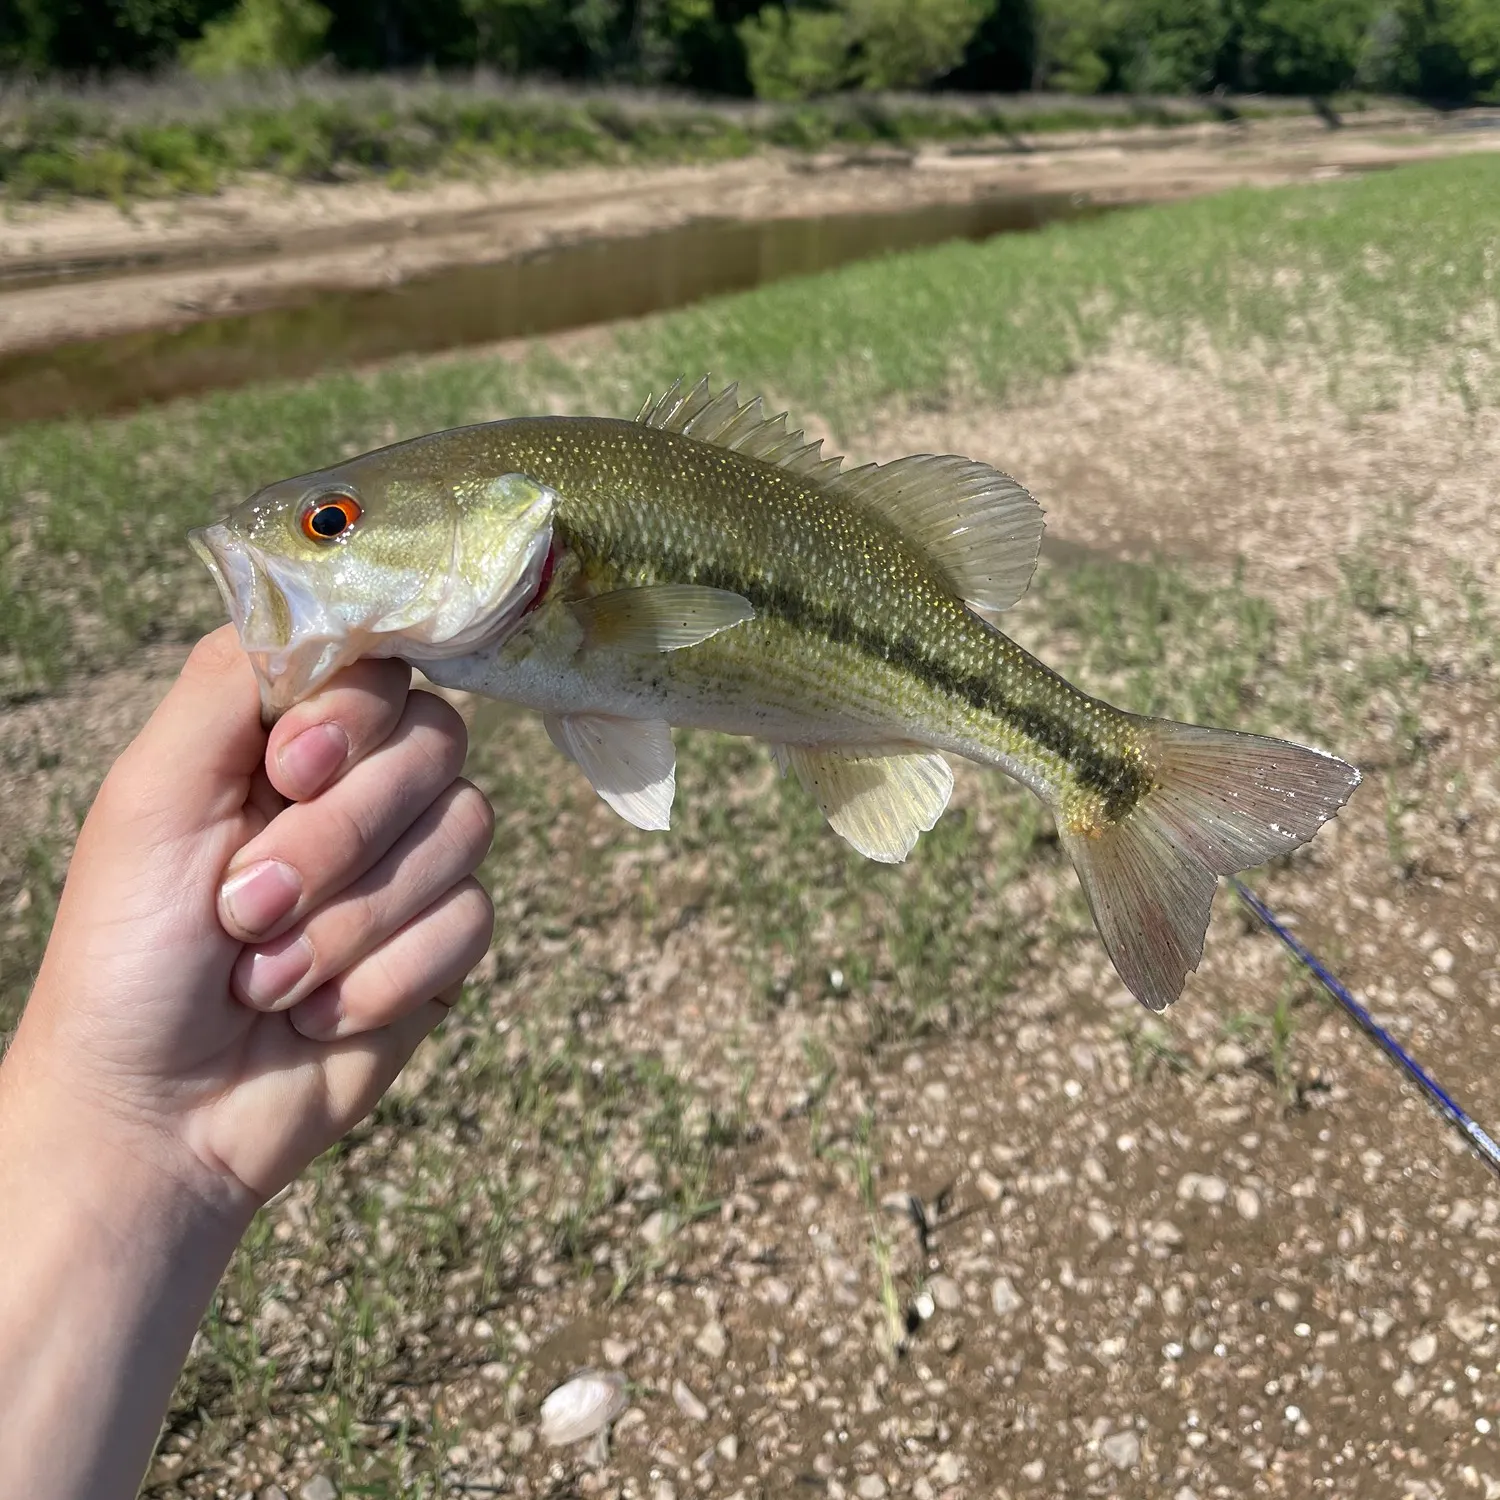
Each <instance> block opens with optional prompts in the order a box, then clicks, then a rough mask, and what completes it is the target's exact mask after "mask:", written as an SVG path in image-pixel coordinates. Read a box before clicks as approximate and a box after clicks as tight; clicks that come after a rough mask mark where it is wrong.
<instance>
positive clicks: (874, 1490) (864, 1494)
mask: <svg viewBox="0 0 1500 1500" xmlns="http://www.w3.org/2000/svg"><path fill="white" fill-rule="evenodd" d="M854 1493H855V1494H856V1495H858V1496H859V1500H885V1493H886V1488H885V1480H883V1479H882V1478H881V1477H880V1475H879V1474H866V1475H865V1476H864V1477H863V1478H862V1479H861V1480H860V1481H859V1483H858V1484H857V1485H855V1486H854Z"/></svg>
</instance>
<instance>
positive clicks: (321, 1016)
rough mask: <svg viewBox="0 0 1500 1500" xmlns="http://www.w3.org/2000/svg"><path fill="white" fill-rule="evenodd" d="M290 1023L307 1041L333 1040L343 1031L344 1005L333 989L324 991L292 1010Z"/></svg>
mask: <svg viewBox="0 0 1500 1500" xmlns="http://www.w3.org/2000/svg"><path fill="white" fill-rule="evenodd" d="M292 1025H293V1026H295V1027H296V1028H297V1030H298V1031H300V1032H301V1033H302V1035H303V1036H305V1037H307V1038H308V1040H309V1041H314V1042H332V1041H335V1040H336V1039H337V1038H338V1037H339V1036H340V1035H341V1034H342V1032H343V1028H344V1007H343V1006H342V1005H341V1004H340V1002H339V997H338V996H337V995H336V994H335V993H334V992H333V991H331V990H328V991H325V992H324V993H323V994H321V995H317V996H315V997H314V998H313V999H311V1000H309V1001H307V1002H306V1003H305V1004H303V1005H299V1006H298V1007H297V1008H296V1009H295V1010H294V1011H293V1012H292Z"/></svg>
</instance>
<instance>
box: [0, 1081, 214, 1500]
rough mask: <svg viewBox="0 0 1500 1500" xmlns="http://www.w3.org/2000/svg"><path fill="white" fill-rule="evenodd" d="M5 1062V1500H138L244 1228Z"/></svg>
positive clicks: (0, 1315)
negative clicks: (198, 1333) (133, 1499)
mask: <svg viewBox="0 0 1500 1500" xmlns="http://www.w3.org/2000/svg"><path fill="white" fill-rule="evenodd" d="M106 1118H107V1117H103V1116H96V1115H92V1114H91V1113H90V1111H89V1110H88V1108H87V1106H86V1105H82V1106H81V1105H80V1104H79V1103H78V1102H76V1101H65V1100H62V1099H60V1098H58V1097H56V1095H55V1092H54V1091H52V1090H49V1088H48V1087H47V1086H46V1084H45V1083H43V1082H40V1081H39V1080H36V1079H35V1078H32V1077H30V1076H28V1074H27V1069H26V1067H25V1060H24V1058H22V1057H15V1056H13V1057H11V1058H8V1059H7V1060H6V1063H5V1065H4V1066H3V1067H0V1500H12V1497H14V1500H21V1497H23V1496H24V1497H25V1500H72V1497H79V1500H83V1497H88V1500H114V1497H117V1496H118V1497H126V1500H128V1497H130V1496H133V1495H134V1494H135V1492H136V1489H137V1487H138V1485H139V1483H140V1479H141V1475H142V1473H143V1472H144V1470H145V1467H146V1465H147V1463H148V1462H149V1460H150V1456H151V1449H152V1445H153V1444H154V1443H155V1441H156V1437H157V1434H158V1432H159V1430H160V1426H161V1421H162V1417H163V1416H164V1414H165V1412H166V1408H167V1403H168V1401H169V1400H170V1399H171V1393H172V1388H173V1385H174V1383H175V1381H176V1379H177V1375H178V1373H179V1371H180V1370H181V1368H182V1363H183V1360H184V1359H185V1358H186V1356H187V1351H188V1346H189V1344H190V1343H191V1341H192V1337H193V1331H194V1329H195V1328H196V1327H197V1324H198V1320H199V1319H200V1317H201V1316H202V1314H203V1310H204V1308H205V1307H206V1306H207V1304H208V1300H209V1298H210V1297H211V1296H212V1294H213V1289H214V1287H215V1285H216V1284H217V1282H218V1279H219V1277H220V1275H221V1274H222V1273H223V1270H224V1267H225V1266H226V1265H227V1264H228V1260H229V1257H230V1255H231V1254H232V1253H233V1251H234V1246H235V1243H236V1241H237V1239H238V1237H239V1232H240V1231H241V1229H242V1228H243V1222H242V1221H241V1220H239V1219H238V1217H237V1214H236V1212H235V1211H234V1210H232V1209H231V1210H230V1211H228V1212H226V1211H225V1209H224V1207H223V1206H222V1205H217V1204H212V1203H209V1202H207V1201H205V1200H204V1199H203V1198H202V1197H201V1196H200V1195H198V1194H197V1193H195V1192H194V1191H192V1190H190V1189H188V1188H187V1187H186V1186H185V1185H183V1184H182V1183H181V1181H180V1180H179V1179H178V1178H177V1177H176V1176H175V1175H174V1174H173V1173H172V1172H171V1171H170V1170H167V1171H164V1170H163V1164H162V1161H161V1160H160V1159H159V1158H157V1157H154V1156H153V1155H152V1152H151V1150H150V1147H149V1142H147V1141H144V1140H140V1141H137V1140H132V1139H131V1137H130V1133H129V1132H128V1131H126V1130H123V1129H120V1130H113V1129H110V1128H108V1127H107V1126H106V1124H105V1120H106Z"/></svg>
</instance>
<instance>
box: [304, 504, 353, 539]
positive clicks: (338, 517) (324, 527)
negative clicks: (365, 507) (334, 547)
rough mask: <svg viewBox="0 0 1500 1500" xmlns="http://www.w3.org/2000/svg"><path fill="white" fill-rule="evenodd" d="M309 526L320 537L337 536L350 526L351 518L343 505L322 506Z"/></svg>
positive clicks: (313, 515) (314, 514)
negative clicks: (346, 513)
mask: <svg viewBox="0 0 1500 1500" xmlns="http://www.w3.org/2000/svg"><path fill="white" fill-rule="evenodd" d="M308 524H309V525H311V527H312V529H313V530H314V531H316V532H317V533H318V535H319V536H337V535H338V534H339V532H341V531H342V530H343V529H344V528H345V527H346V526H347V525H348V524H349V517H348V516H347V515H345V514H344V508H343V506H341V505H320V506H319V507H318V508H317V509H316V510H315V511H314V512H313V513H312V520H311V521H310V522H309V523H308Z"/></svg>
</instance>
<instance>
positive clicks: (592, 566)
mask: <svg viewBox="0 0 1500 1500" xmlns="http://www.w3.org/2000/svg"><path fill="white" fill-rule="evenodd" d="M1041 536H1042V512H1041V508H1040V507H1039V506H1038V505H1037V503H1036V501H1035V500H1034V499H1033V498H1032V497H1031V496H1030V495H1029V494H1028V493H1027V492H1026V491H1025V490H1024V489H1022V487H1021V486H1020V485H1019V484H1017V483H1016V482H1015V480H1013V479H1011V478H1009V477H1008V476H1007V475H1004V474H1001V473H1000V472H998V471H997V470H995V469H992V468H990V467H988V466H987V465H985V464H981V463H975V462H973V461H971V460H969V459H966V458H960V457H957V456H951V455H948V456H938V455H918V456H915V457H912V458H904V459H899V460H897V461H895V462H893V463H886V464H880V465H874V464H871V465H867V466H866V467H864V468H858V469H851V470H846V469H845V468H844V467H843V462H842V460H841V459H838V458H824V457H822V455H821V447H820V445H819V444H817V443H808V442H805V441H804V439H803V436H802V434H801V433H800V432H795V431H790V430H789V429H788V425H787V421H786V416H785V413H783V414H782V415H780V416H777V417H774V418H768V417H767V416H766V414H765V411H764V408H763V405H762V403H761V402H760V401H759V400H758V399H757V400H752V401H741V400H740V399H739V396H738V393H737V391H736V389H735V388H734V387H733V386H731V387H729V388H728V389H727V390H724V391H722V392H719V393H717V394H715V393H714V392H713V391H712V390H711V389H710V387H709V385H708V383H707V381H704V382H702V383H700V384H699V385H698V386H697V387H695V388H694V389H693V390H692V391H691V392H689V393H687V394H683V392H682V390H681V387H680V386H677V387H674V388H673V389H672V390H671V391H669V392H668V393H667V395H666V396H664V397H663V398H662V399H661V400H659V401H654V402H653V401H648V402H647V404H646V406H645V408H644V409H643V410H642V411H641V414H640V415H639V417H637V418H636V420H635V421H633V422H628V421H621V420H615V419H607V418H599V417H538V418H518V419H514V420H510V421H503V422H490V423H485V424H483V425H480V426H474V427H462V428H457V429H455V430H453V431H450V432H439V433H434V434H432V435H430V436H428V437H420V438H414V439H412V440H410V441H408V442H404V443H397V444H395V445H394V446H392V447H389V448H382V449H380V450H378V451H377V452H374V453H367V454H365V455H363V456H362V457H359V458H354V459H351V460H350V461H349V462H347V463H342V464H337V465H335V466H334V467H332V468H329V469H324V470H321V471H319V472H318V473H315V474H308V475H303V476H300V477H298V478H295V479H287V480H283V481H281V482H280V483H277V484H273V485H270V486H269V487H268V488H266V489H264V490H261V491H260V492H259V493H258V494H256V495H255V496H253V497H252V498H251V499H249V500H248V501H246V502H245V503H244V504H243V505H242V506H240V507H239V508H238V509H236V510H235V511H234V512H233V513H232V514H231V515H230V516H229V517H227V518H226V519H225V520H224V521H222V522H221V523H219V524H218V525H215V526H210V527H206V528H204V529H203V530H201V531H198V532H195V533H193V537H192V541H193V545H194V547H195V548H196V549H197V551H198V552H199V554H200V555H201V556H202V557H203V558H204V560H205V561H206V562H207V563H208V565H209V567H210V568H211V569H212V570H213V573H214V576H215V578H216V580H217V581H218V584H219V587H220V590H221V592H222V593H223V596H224V599H225V603H226V605H227V606H228V608H229V610H230V613H231V615H232V616H233V618H234V621H235V623H236V625H237V626H238V628H239V632H240V636H241V639H242V641H243V643H244V646H245V649H246V651H247V652H248V653H249V655H250V657H251V659H252V661H253V662H254V663H255V666H256V671H257V674H258V676H259V678H260V682H261V685H262V696H263V701H264V705H265V709H266V713H267V715H268V717H274V716H275V715H276V714H277V713H279V712H281V711H282V710H284V709H285V708H287V707H289V706H290V705H291V704H292V703H294V702H296V701H298V700H299V699H300V698H302V697H304V696H306V695H307V694H308V693H310V692H312V691H313V690H314V689H315V688H316V687H317V686H318V685H319V684H320V683H321V682H323V681H324V680H325V679H326V678H327V677H329V676H330V675H331V674H332V673H333V672H335V671H337V670H338V669H339V668H340V667H342V666H344V665H345V664H347V663H348V662H351V661H353V660H355V659H357V658H358V657H361V656H372V655H373V656H379V655H387V656H399V657H402V658H404V659H406V660H408V661H411V662H413V663H415V664H417V665H418V666H420V667H421V669H422V670H423V671H424V672H425V673H426V674H427V675H428V676H429V677H430V678H432V679H433V680H434V681H436V682H438V683H440V684H443V685H446V686H448V687H454V688H462V689H467V690H469V691H472V692H478V693H484V694H488V695H490V696H492V697H496V698H503V699H507V700H510V701H513V702H515V703H519V704H524V705H526V706H528V707H531V708H533V709H537V710H540V712H541V713H542V714H543V715H544V716H545V723H546V727H547V730H548V733H549V734H550V736H551V738H552V740H553V742H554V744H556V746H557V747H558V749H559V750H561V751H562V752H563V754H564V755H566V756H568V757H569V758H570V759H571V760H573V761H574V762H576V763H577V765H578V767H579V768H580V770H581V771H582V772H583V774H584V775H585V776H586V777H587V778H588V779H589V781H590V782H591V783H592V784H593V786H594V787H595V789H596V790H597V791H598V792H599V794H600V796H602V797H603V798H604V800H605V801H606V802H608V803H609V805H610V806H611V807H613V808H614V809H615V810H616V811H617V812H618V813H619V814H620V815H621V816H622V817H624V818H626V819H627V820H629V821H630V822H631V823H634V824H635V825H636V826H637V827H640V828H653V829H655V828H666V827H667V825H668V821H669V817H670V813H671V807H672V799H673V794H674V790H675V770H674V768H675V759H674V752H673V747H672V737H671V732H670V728H669V726H671V725H684V726H693V727H699V728H704V729H714V730H721V731H724V732H727V733H729V734H739V735H751V736H754V737H756V738H758V739H761V740H764V741H766V742H767V743H769V744H770V745H771V746H772V747H773V749H774V752H775V754H776V756H777V758H778V760H779V761H780V763H781V766H782V770H783V772H786V771H787V770H790V771H792V772H793V773H795V775H796V776H797V778H798V779H799V780H800V781H801V782H802V784H803V785H804V786H805V787H806V788H807V790H808V792H809V793H810V794H811V795H812V796H813V797H814V798H815V799H816V800H817V802H818V804H819V806H820V807H821V809H822V811H823V813H824V815H825V817H826V818H827V820H828V822H829V824H830V825H831V826H832V827H833V829H834V830H835V831H836V832H838V833H839V834H841V835H842V836H843V837H844V838H845V839H846V840H847V841H848V842H849V843H850V844H852V845H853V846H854V848H856V849H858V850H859V851H860V853H862V854H864V855H867V856H868V857H870V858H871V859H877V860H885V861H899V860H902V859H904V858H905V857H906V856H907V855H908V854H909V853H910V851H911V849H912V847H913V845H914V844H915V842H916V840H917V837H918V836H919V835H920V834H921V833H923V832H925V831H926V830H927V829H930V828H931V827H932V826H933V824H934V823H935V822H936V821H937V819H938V817H939V816H940V815H941V814H942V812H943V809H944V807H945V806H946V805H947V802H948V797H949V793H950V791H951V790H952V786H953V774H952V771H951V770H950V768H949V765H948V762H947V760H946V759H945V758H944V757H945V755H961V756H964V757H965V758H967V759H969V760H973V761H977V762H979V763H980V764H982V765H987V766H994V767H997V768H999V769H1000V770H1002V771H1006V772H1008V773H1009V774H1010V775H1011V776H1014V777H1015V778H1016V779H1017V780H1019V781H1021V782H1022V783H1024V784H1025V785H1026V786H1028V787H1030V788H1031V790H1032V791H1034V792H1035V793H1036V794H1037V795H1038V796H1039V797H1041V798H1042V799H1043V801H1044V802H1046V804H1047V805H1048V807H1049V808H1051V810H1052V813H1053V815H1054V817H1055V819H1056V821H1057V827H1058V832H1059V834H1060V836H1061V838H1062V842H1063V844H1064V845H1065V847H1066V848H1067V850H1068V852H1069V854H1070V855H1071V856H1072V859H1073V863H1074V865H1075V867H1076V869H1077V871H1078V875H1079V878H1080V880H1081V882H1082V884H1083V889H1084V892H1085V894H1086V896H1087V898H1088V904H1089V907H1090V910H1091V911H1092V913H1093V916H1094V921H1095V923H1096V925H1097V926H1098V929H1099V933H1100V936H1101V937H1102V938H1103V941H1104V945H1105V947H1106V949H1107V950H1108V952H1109V955H1110V958H1111V959H1112V960H1113V962H1114V964H1115V967H1116V968H1117V969H1118V970H1119V972H1120V975H1121V977H1122V978H1123V979H1124V981H1125V983H1126V984H1127V985H1128V986H1129V988H1130V989H1131V991H1132V992H1133V993H1134V994H1135V995H1136V996H1137V997H1138V998H1139V999H1140V1000H1142V1001H1143V1002H1144V1003H1145V1004H1146V1005H1147V1006H1149V1007H1150V1008H1151V1009H1153V1010H1162V1009H1164V1008H1165V1007H1166V1006H1167V1005H1169V1004H1170V1003H1171V1002H1172V1001H1173V1000H1175V999H1176V998H1177V996H1178V995H1179V994H1180V993H1181V990H1182V986H1183V983H1184V980H1185V978H1186V975H1187V973H1188V971H1189V970H1191V969H1194V968H1196V967H1197V965H1198V963H1199V960H1200V959H1201V957H1202V953H1203V939H1204V934H1205V931H1206V929H1207V926H1208V917H1209V908H1210V905H1211V904H1212V901H1213V896H1214V891H1215V889H1216V887H1217V882H1218V877H1219V876H1220V875H1228V874H1232V873H1234V872H1235V871H1238V870H1242V869H1246V868H1248V867H1250V866H1252V865H1257V864H1260V863H1262V862H1263V861H1265V860H1267V859H1270V858H1271V857H1273V856H1274V855H1278V854H1283V853H1285V852H1286V851H1287V850H1289V849H1292V848H1295V847H1296V846H1297V845H1299V844H1301V843H1303V842H1304V841H1305V840H1307V839H1309V838H1311V837H1312V835H1313V834H1314V833H1316V832H1317V830H1318V828H1319V827H1320V826H1321V825H1322V824H1323V823H1324V822H1325V821H1326V820H1327V819H1328V818H1329V817H1331V816H1332V815H1333V814H1334V813H1335V812H1336V811H1337V810H1338V809H1339V808H1340V807H1341V806H1342V805H1343V803H1344V802H1345V800H1346V799H1347V798H1348V796H1349V794H1350V793H1351V792H1352V791H1353V790H1354V788H1355V787H1356V786H1357V785H1358V783H1359V772H1358V771H1356V770H1355V769H1354V768H1353V767H1352V766H1349V765H1346V764H1345V763H1344V762H1343V761H1341V760H1337V759H1335V758H1334V757H1333V756H1331V755H1326V754H1324V753H1322V752H1321V751H1317V750H1311V749H1307V748H1304V747H1303V746H1300V745H1293V744H1289V743H1286V742H1285V741H1281V740H1273V739H1265V738H1262V737H1259V736H1254V735H1247V734H1239V733H1235V732H1232V731H1226V730H1219V729H1206V728H1199V727H1197V726H1193V725H1185V724H1175V723H1171V722H1168V721H1166V720H1162V719H1151V718H1144V717H1141V716H1139V715H1136V714H1132V713H1127V712H1124V711H1122V710H1120V709H1116V708H1113V707H1111V706H1110V705H1109V704H1107V703H1103V702H1101V701H1100V700H1098V699H1096V698H1091V697H1089V696H1088V695H1087V694H1085V693H1083V692H1080V691H1079V690H1078V689H1077V688H1075V687H1073V686H1072V685H1071V684H1070V683H1068V682H1067V681H1065V680H1064V679H1063V678H1062V677H1060V676H1058V674H1057V673H1055V672H1053V671H1052V670H1051V669H1050V668H1048V667H1046V666H1044V665H1043V664H1042V663H1041V662H1040V661H1038V660H1037V659H1036V658H1035V657H1033V656H1031V655H1030V654H1029V653H1027V652H1026V651H1024V650H1022V648H1021V647H1020V646H1018V645H1016V643H1015V642H1014V641H1012V640H1010V639H1009V638H1008V637H1007V636H1005V635H1004V634H1002V633H1001V631H999V630H998V629H996V628H995V626H994V625H993V624H992V623H990V621H989V620H988V619H987V618H985V614H984V613H981V612H982V611H983V612H994V611H1000V610H1004V609H1006V608H1008V607H1009V606H1010V605H1012V604H1014V603H1015V601H1016V600H1017V599H1018V598H1019V597H1020V596H1021V594H1022V593H1024V592H1025V589H1026V587H1027V585H1028V583H1029V581H1030V578H1031V573H1032V569H1033V567H1034V565H1035V563H1036V558H1037V552H1038V549H1039V547H1040V544H1041Z"/></svg>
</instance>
